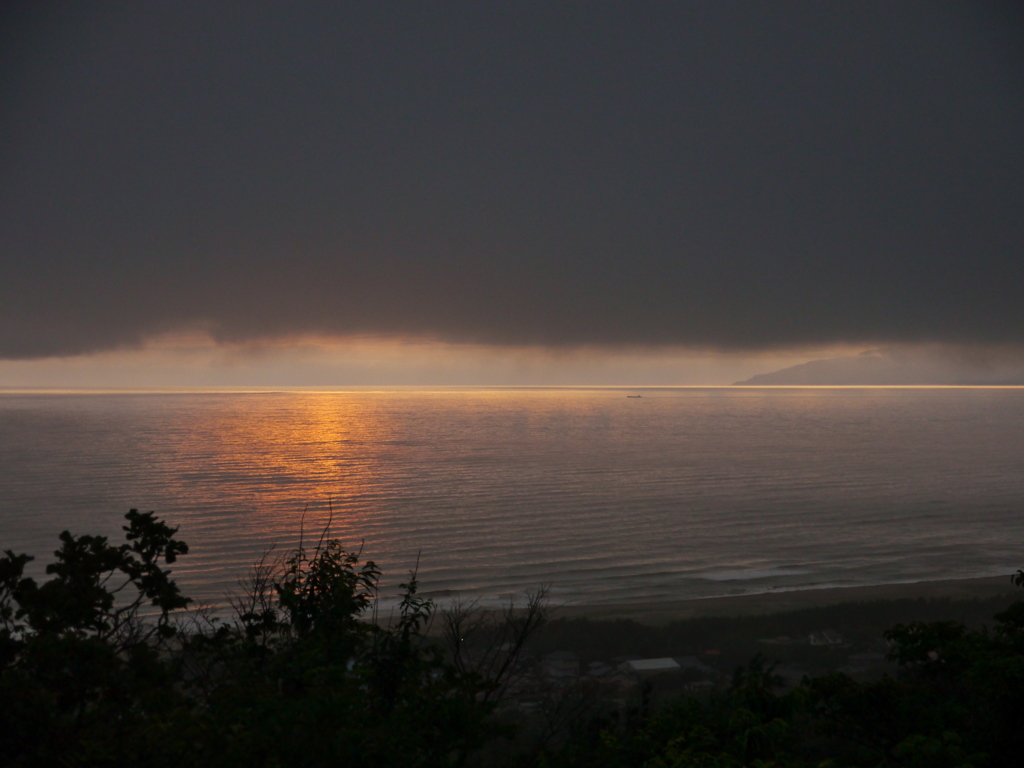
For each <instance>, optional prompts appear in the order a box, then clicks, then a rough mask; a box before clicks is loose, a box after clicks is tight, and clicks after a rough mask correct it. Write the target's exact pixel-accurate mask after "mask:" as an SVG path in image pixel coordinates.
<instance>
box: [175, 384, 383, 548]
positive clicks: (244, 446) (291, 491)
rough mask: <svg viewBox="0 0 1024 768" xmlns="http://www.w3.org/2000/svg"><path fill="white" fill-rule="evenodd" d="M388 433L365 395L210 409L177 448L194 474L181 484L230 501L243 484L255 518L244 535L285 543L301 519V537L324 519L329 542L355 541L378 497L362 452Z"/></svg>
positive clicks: (367, 454) (368, 455) (368, 454)
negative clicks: (217, 492)
mask: <svg viewBox="0 0 1024 768" xmlns="http://www.w3.org/2000/svg"><path fill="white" fill-rule="evenodd" d="M393 432H394V424H393V423H391V421H390V420H389V419H388V416H387V413H386V412H384V411H382V410H381V409H380V408H376V407H374V405H373V403H372V401H371V400H369V399H367V397H366V396H365V395H362V396H361V395H359V394H354V395H351V396H346V395H341V394H333V393H332V394H320V393H311V394H299V395H295V394H289V395H287V396H285V397H280V398H275V397H269V398H268V397H267V396H265V395H261V396H258V397H256V396H254V397H253V398H252V399H251V402H249V403H246V406H245V407H241V408H238V407H236V408H225V409H211V410H210V411H209V412H207V413H206V414H205V418H204V420H203V421H202V422H201V423H197V424H195V425H193V427H192V429H191V430H190V431H189V433H188V434H187V435H186V436H184V439H183V440H182V441H181V443H180V445H179V446H178V447H179V449H180V450H181V452H182V453H183V454H187V455H188V459H187V461H188V462H189V463H192V464H194V466H195V467H196V469H194V470H193V471H192V472H191V473H187V474H188V475H189V476H186V477H183V480H185V481H186V482H188V481H195V480H201V481H203V485H204V486H206V487H219V488H220V489H221V491H222V492H224V493H225V494H227V495H234V494H235V493H236V492H237V491H241V490H242V489H241V488H235V487H233V486H235V485H236V483H237V479H238V477H240V476H242V477H244V478H245V489H244V492H245V495H247V496H248V498H249V499H251V503H252V506H253V512H254V513H255V514H253V515H251V516H249V517H248V520H249V525H248V526H247V527H248V528H249V530H248V531H247V534H248V535H255V536H258V537H259V538H260V539H264V540H268V541H270V540H276V541H282V542H283V541H291V540H293V538H294V536H295V535H296V532H297V531H298V529H299V527H300V523H301V522H302V517H303V515H305V529H306V530H305V532H306V533H307V534H309V533H310V532H316V533H319V531H320V528H321V526H324V525H326V524H327V522H328V520H330V525H331V535H332V536H337V537H341V538H351V537H358V536H360V535H361V532H362V530H363V529H364V528H365V527H366V525H367V517H368V516H371V515H372V512H373V509H374V506H375V505H374V499H375V497H376V496H377V495H378V494H375V493H374V487H375V485H376V482H375V479H376V475H377V474H378V472H377V466H376V465H377V461H378V457H377V456H375V455H374V453H375V452H374V451H372V450H370V449H369V448H368V447H369V446H373V445H378V444H380V443H382V442H383V443H385V444H386V443H387V442H389V440H390V438H391V437H392V434H393ZM183 458H184V457H183ZM200 467H201V468H200ZM332 513H333V514H332Z"/></svg>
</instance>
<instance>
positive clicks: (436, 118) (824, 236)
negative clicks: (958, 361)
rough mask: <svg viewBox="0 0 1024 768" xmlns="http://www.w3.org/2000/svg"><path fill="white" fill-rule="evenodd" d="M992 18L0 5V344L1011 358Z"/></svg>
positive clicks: (1023, 325) (762, 9)
mask: <svg viewBox="0 0 1024 768" xmlns="http://www.w3.org/2000/svg"><path fill="white" fill-rule="evenodd" d="M1022 18H1024V12H1022V11H1021V9H1020V7H1019V6H1017V5H1015V4H1012V3H995V2H993V3H972V4H958V5H953V4H950V5H945V4H943V5H937V4H934V3H930V2H907V3H900V4H892V3H888V2H865V3H858V4H850V5H840V4H821V3H810V2H808V3H799V2H798V3H787V4H784V5H778V4H773V3H747V4H719V3H715V4H711V3H644V4H632V3H610V2H607V3H601V2H598V3H588V4H585V5H573V4H565V5H561V4H559V5H551V4H548V3H530V2H526V3H515V4H486V5H481V4H478V3H470V2H465V3H460V2H454V3H448V4H445V5H444V6H440V7H427V6H423V5H420V4H414V3H374V4H368V5H357V4H337V3H328V2H312V3H306V4H302V5H301V6H300V7H290V6H285V5H281V4H277V3H272V2H246V3H241V2H225V3H218V4H196V5H182V4H179V3H147V4H135V3H123V4H117V3H112V4H104V5H103V6H100V7H91V8H85V7H81V6H79V5H76V4H62V3H22V4H17V3H15V4H10V5H8V6H6V7H5V9H4V11H3V12H2V16H0V73H2V74H0V111H2V114H3V115H4V117H3V120H2V123H0V168H2V169H3V170H2V171H0V360H4V359H6V360H34V359H45V358H51V357H62V356H75V355H89V354H96V353H107V352H110V351H112V350H119V349H126V348H133V347H138V348H145V347H146V345H147V344H148V343H149V342H151V341H152V340H153V339H158V338H160V337H162V336H165V335H167V334H175V333H184V332H203V333H206V334H209V335H210V337H211V338H212V339H214V340H215V341H218V342H220V343H222V344H224V345H225V346H231V345H242V346H244V345H246V344H254V343H255V344H259V343H274V342H275V340H286V339H291V338H298V339H302V338H306V337H311V336H323V337H333V338H337V339H341V340H344V339H346V338H350V337H360V336H375V337H381V338H386V339H395V340H401V339H405V338H429V339H433V340H436V342H437V343H439V344H454V345H467V348H469V347H472V346H473V345H478V346H482V347H488V348H496V349H508V350H513V351H514V350H516V349H520V348H540V349H550V350H556V351H557V350H573V349H582V348H586V349H606V350H609V354H612V355H613V356H614V354H618V352H616V350H622V349H633V348H635V349H639V350H644V349H655V350H656V349H662V350H666V351H667V352H671V351H672V350H679V349H688V350H719V351H722V352H725V353H740V352H743V353H759V352H760V351H765V350H768V351H771V350H793V349H799V348H808V347H813V348H825V347H835V346H843V345H845V346H856V345H862V346H865V347H866V346H884V345H920V344H937V345H944V346H945V347H949V348H951V349H952V348H961V347H964V348H973V347H978V348H986V349H997V350H1006V351H1007V354H1009V355H1011V356H1016V355H1018V354H1019V350H1020V349H1021V348H1022V346H1024V302H1022V301H1021V286H1024V21H1022Z"/></svg>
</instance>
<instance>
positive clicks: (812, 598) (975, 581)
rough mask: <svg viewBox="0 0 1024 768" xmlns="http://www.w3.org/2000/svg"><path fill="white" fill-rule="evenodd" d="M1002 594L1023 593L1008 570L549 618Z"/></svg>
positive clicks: (572, 610) (682, 614)
mask: <svg viewBox="0 0 1024 768" xmlns="http://www.w3.org/2000/svg"><path fill="white" fill-rule="evenodd" d="M996 597H1005V598H1006V600H1007V604H1009V603H1010V602H1012V601H1013V600H1014V599H1015V598H1018V597H1019V598H1024V591H1022V590H1020V589H1019V588H1017V587H1015V586H1013V584H1011V583H1010V574H1009V573H1008V574H1006V575H1005V576H984V577H980V578H971V579H946V580H941V581H916V582H904V583H898V584H876V585H870V586H856V587H824V588H821V589H797V590H791V591H778V592H764V593H761V594H751V595H727V596H721V597H704V598H690V599H686V600H672V601H656V602H642V603H625V604H610V605H553V606H551V609H550V618H551V619H591V620H595V621H613V620H616V619H629V620H632V621H636V622H639V623H641V624H652V625H661V624H668V623H670V622H672V621H677V620H680V619H692V618H698V617H705V616H724V617H739V616H758V615H768V614H779V613H790V612H793V611H799V610H803V609H806V608H822V607H825V606H834V605H841V604H843V603H865V602H873V601H880V600H885V601H889V600H915V599H919V598H924V599H928V600H936V599H949V600H954V601H958V600H976V599H988V598H996Z"/></svg>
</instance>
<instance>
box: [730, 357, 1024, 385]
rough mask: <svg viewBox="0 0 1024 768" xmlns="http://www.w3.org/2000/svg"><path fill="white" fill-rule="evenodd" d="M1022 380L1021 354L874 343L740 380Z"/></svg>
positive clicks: (921, 382) (896, 382)
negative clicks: (996, 356) (956, 352)
mask: <svg viewBox="0 0 1024 768" xmlns="http://www.w3.org/2000/svg"><path fill="white" fill-rule="evenodd" d="M773 385H774V386H899V385H907V386H910V385H920V386H928V385H932V386H1021V385H1024V364H1022V362H1021V361H1018V360H1006V359H1002V360H993V359H991V358H990V357H987V356H980V355H979V356H978V357H976V358H972V357H964V356H956V357H948V356H944V355H942V354H940V353H936V352H934V351H910V352H908V351H904V350H893V349H875V350H869V351H867V352H862V353H861V354H859V355H854V356H852V357H833V358H828V359H825V360H812V361H811V362H809V363H801V364H800V365H794V366H791V367H789V368H783V369H781V370H778V371H773V372H772V373H760V374H758V375H756V376H751V377H750V378H749V379H747V380H745V381H737V382H736V383H735V386H773Z"/></svg>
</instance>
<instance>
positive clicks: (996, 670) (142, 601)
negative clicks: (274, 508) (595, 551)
mask: <svg viewBox="0 0 1024 768" xmlns="http://www.w3.org/2000/svg"><path fill="white" fill-rule="evenodd" d="M127 521H128V525H126V526H125V527H124V530H125V534H126V543H124V544H120V545H114V544H111V543H109V542H108V541H107V539H105V538H103V537H97V536H80V537H75V536H72V535H70V534H68V533H67V532H65V533H63V534H61V537H60V548H59V549H58V551H57V552H56V557H55V561H54V562H53V563H51V564H50V565H49V566H47V569H46V571H47V574H48V575H49V576H50V578H49V579H48V580H47V581H45V582H44V583H42V584H38V583H36V582H35V580H33V579H31V578H28V577H26V576H25V575H24V569H25V566H26V564H27V563H28V561H29V560H30V558H28V557H27V556H25V555H16V554H14V553H12V552H10V551H7V552H6V553H5V555H4V557H2V558H0V764H2V765H10V766H44V767H45V766H104V765H111V766H113V765H117V766H136V765H139V766H142V765H145V766H154V767H157V768H159V766H184V765H187V766H207V765H211V766H212V765H217V766H227V765H246V766H321V765H322V766H327V765H332V766H333V765H350V766H374V767H375V768H376V767H378V766H445V765H463V764H486V763H491V764H501V765H522V766H595V767H596V768H620V767H625V766H637V767H640V766H645V767H647V768H655V767H658V768H665V767H668V766H679V767H682V766H723V767H724V766H730V767H732V766H761V768H768V767H769V766H775V767H778V768H782V767H785V766H790V767H796V766H801V767H809V766H819V767H821V766H832V767H838V766H865V767H868V766H870V767H872V768H875V767H877V766H911V767H920V768H926V767H927V768H932V767H935V768H943V767H948V768H965V767H967V766H974V767H975V768H981V767H982V766H1005V765H1013V764H1016V761H1017V759H1019V755H1021V754H1024V727H1022V724H1024V603H1016V604H1014V605H1012V606H1010V607H1009V608H1008V609H1007V610H1005V611H1003V612H1001V613H999V614H997V615H996V617H995V621H994V624H993V626H992V628H989V629H969V628H968V627H967V626H965V625H964V624H961V623H958V622H928V623H924V622H916V623H910V624H906V625H896V626H894V627H892V628H891V629H890V630H889V631H888V632H887V633H886V639H887V640H888V641H889V645H890V648H891V657H892V658H893V660H894V661H895V662H897V663H898V665H899V673H898V674H897V675H895V676H891V677H889V676H887V677H883V678H882V679H880V680H874V681H870V682H861V681H856V680H854V679H852V678H850V677H848V676H845V675H842V674H830V675H823V676H819V677H815V678H810V679H805V680H804V682H803V683H802V684H800V685H798V686H796V687H795V688H791V689H790V690H788V691H785V692H782V691H781V690H780V680H779V678H778V677H777V676H776V675H775V674H774V672H773V667H772V665H771V664H770V663H767V662H766V661H765V660H763V659H761V658H755V659H754V660H753V661H751V662H750V663H749V664H747V665H745V666H744V667H742V668H740V669H739V670H738V671H737V673H736V675H735V676H734V679H733V681H732V684H731V685H730V686H729V687H728V689H727V690H726V691H724V692H723V693H721V694H719V695H716V696H712V697H710V698H705V699H703V700H700V701H698V700H694V699H678V700H676V701H674V702H672V703H669V704H668V705H665V706H661V707H657V708H654V707H652V706H650V704H649V702H646V701H645V700H644V699H643V698H642V697H641V698H640V699H639V700H637V701H634V702H631V703H628V704H627V705H626V706H625V707H624V708H623V707H622V706H616V707H606V706H604V707H603V706H601V705H597V706H589V707H580V708H579V709H578V710H574V711H578V712H579V713H580V714H579V716H578V717H577V718H576V720H574V721H572V722H568V723H567V724H566V727H565V729H564V730H563V732H562V733H561V735H560V736H559V737H558V738H552V737H551V734H550V733H549V734H548V735H547V736H546V737H545V738H544V739H543V740H539V741H535V742H530V741H529V740H528V739H524V738H519V739H518V740H515V741H513V740H512V739H511V737H513V736H514V735H515V734H514V733H513V731H512V729H511V728H510V727H509V726H507V725H502V723H503V722H506V723H507V722H511V720H510V719H509V718H507V717H505V718H503V717H502V716H501V712H500V711H499V710H498V709H497V704H498V703H499V702H500V701H501V699H502V696H503V695H504V691H505V690H506V686H507V683H508V680H509V677H508V675H509V674H510V670H512V669H513V668H515V667H516V665H517V658H516V657H517V655H518V654H519V653H520V652H521V651H522V649H523V646H524V643H525V642H526V640H527V639H528V638H529V636H530V634H531V633H532V632H533V630H535V629H536V627H537V626H538V623H539V620H540V618H541V613H539V612H537V611H536V610H532V611H531V610H527V611H526V612H525V613H524V614H522V615H519V614H516V613H515V612H514V611H510V612H508V613H507V614H505V615H504V618H503V619H502V620H501V623H500V624H498V625H494V626H490V625H488V624H487V621H489V619H485V618H483V617H482V614H480V613H475V614H474V613H473V612H472V611H470V610H467V607H466V606H464V605H463V606H456V608H455V609H453V610H452V611H450V612H449V613H448V614H447V615H446V616H445V617H444V620H443V621H442V622H441V625H442V630H443V632H442V635H443V637H444V638H445V639H446V640H447V647H446V648H445V650H444V651H442V650H441V648H439V647H438V646H437V645H435V644H433V643H431V642H429V641H428V639H427V637H426V634H425V628H426V626H427V624H428V622H429V620H430V618H431V613H432V611H433V606H432V604H431V603H430V601H428V600H424V599H422V598H420V597H419V596H418V595H417V583H416V578H415V574H412V576H411V577H410V579H409V580H408V582H407V583H406V584H403V585H402V602H401V606H400V609H399V610H398V612H397V615H396V616H395V618H394V620H393V621H389V622H382V621H378V620H376V617H375V616H374V615H373V609H374V605H375V598H376V594H377V584H378V580H379V578H380V570H379V569H378V568H377V566H376V565H375V564H374V563H373V562H361V561H360V558H359V556H358V554H357V553H351V552H347V551H345V550H344V549H343V548H342V547H341V545H340V544H339V543H338V542H336V541H330V540H324V539H321V540H320V541H319V542H318V543H317V544H316V546H315V547H313V548H312V550H307V549H304V548H303V547H301V546H300V547H299V548H298V549H296V550H294V551H292V552H290V553H287V554H286V555H284V556H282V557H280V558H276V559H274V558H272V557H271V556H269V555H268V556H267V557H266V558H264V560H263V561H261V562H260V563H258V564H256V565H255V566H254V567H253V568H252V570H251V571H250V573H249V574H248V577H247V578H246V579H245V582H244V587H245V588H244V589H243V590H242V592H241V594H240V595H239V596H238V597H237V598H236V599H235V601H234V608H235V615H236V618H235V620H233V621H230V622H221V621H217V620H214V619H209V618H204V616H203V614H202V613H201V612H198V613H197V612H191V613H187V612H186V611H185V609H186V608H187V606H188V603H189V601H188V599H187V598H185V597H184V596H183V595H181V593H180V592H179V591H178V588H177V586H176V585H175V583H174V581H173V580H172V579H171V578H170V573H169V571H168V570H167V568H166V566H167V565H169V564H172V563H174V562H175V560H176V559H177V557H179V556H181V555H184V554H187V552H188V547H187V546H186V545H185V544H184V543H183V542H181V541H179V540H178V539H176V538H175V535H176V529H173V528H171V527H169V526H167V525H166V523H164V522H162V521H160V520H159V519H157V518H156V517H155V516H154V515H153V514H152V513H148V514H140V513H139V512H137V511H135V510H132V511H131V512H129V513H128V515H127ZM1016 582H1017V584H1018V586H1022V585H1024V573H1020V572H1019V573H1018V575H1017V577H1016ZM533 607H534V608H536V603H534V604H533ZM180 615H186V616H188V617H189V618H188V620H187V621H182V620H180V619H177V620H176V618H175V617H176V616H180ZM480 636H489V637H491V638H492V640H494V642H492V643H491V644H489V645H488V644H487V643H484V644H483V645H480V644H477V645H475V646H472V648H471V649H470V650H469V651H466V649H465V647H464V646H466V645H467V644H469V645H472V638H473V637H480ZM581 690H582V689H581ZM566 700H568V699H566ZM514 709H515V708H514V707H512V708H511V710H506V712H508V711H512V710H514ZM513 720H514V718H513ZM520 722H521V723H522V722H523V721H522V720H521V719H520ZM528 730H529V724H528V723H527V724H526V728H525V730H521V732H520V735H522V733H525V732H527V731H528ZM496 744H497V745H498V747H497V748H495V745H496ZM502 745H504V746H502Z"/></svg>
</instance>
